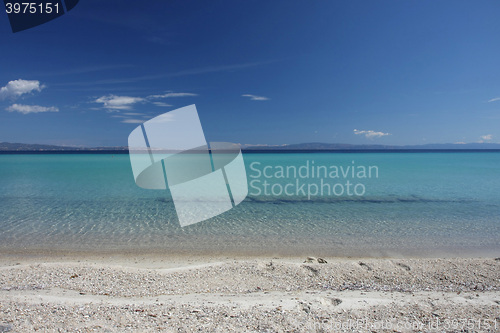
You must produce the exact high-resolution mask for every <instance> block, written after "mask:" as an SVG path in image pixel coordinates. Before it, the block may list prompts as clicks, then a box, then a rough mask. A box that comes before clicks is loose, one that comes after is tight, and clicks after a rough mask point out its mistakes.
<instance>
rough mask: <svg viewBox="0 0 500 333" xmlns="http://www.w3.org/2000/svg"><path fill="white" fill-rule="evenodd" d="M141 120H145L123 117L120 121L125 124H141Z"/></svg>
mask: <svg viewBox="0 0 500 333" xmlns="http://www.w3.org/2000/svg"><path fill="white" fill-rule="evenodd" d="M143 122H145V120H143V119H142V120H141V119H124V120H122V123H125V124H142V123H143Z"/></svg>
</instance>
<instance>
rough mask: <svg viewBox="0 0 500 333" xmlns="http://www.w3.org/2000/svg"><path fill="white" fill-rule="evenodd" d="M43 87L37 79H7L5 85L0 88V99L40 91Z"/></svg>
mask: <svg viewBox="0 0 500 333" xmlns="http://www.w3.org/2000/svg"><path fill="white" fill-rule="evenodd" d="M43 88H45V86H44V85H42V84H40V81H37V80H22V79H19V80H14V81H9V82H8V83H7V85H6V86H5V87H2V88H0V99H6V98H17V97H20V96H22V95H24V94H29V93H31V92H34V91H41V90H42V89H43Z"/></svg>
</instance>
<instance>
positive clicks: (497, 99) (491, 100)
mask: <svg viewBox="0 0 500 333" xmlns="http://www.w3.org/2000/svg"><path fill="white" fill-rule="evenodd" d="M496 101H500V97H495V98H492V99H490V100H489V101H488V102H496Z"/></svg>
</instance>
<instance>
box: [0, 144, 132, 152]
mask: <svg viewBox="0 0 500 333" xmlns="http://www.w3.org/2000/svg"><path fill="white" fill-rule="evenodd" d="M2 151H3V152H43V151H54V152H56V151H128V148H127V147H95V148H90V147H67V146H51V145H38V144H29V143H10V142H0V152H2Z"/></svg>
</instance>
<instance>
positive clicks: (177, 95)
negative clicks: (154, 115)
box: [148, 91, 198, 98]
mask: <svg viewBox="0 0 500 333" xmlns="http://www.w3.org/2000/svg"><path fill="white" fill-rule="evenodd" d="M189 96H198V94H193V93H182V92H181V93H174V92H171V91H169V92H167V93H165V94H162V95H151V96H148V98H170V97H189Z"/></svg>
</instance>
